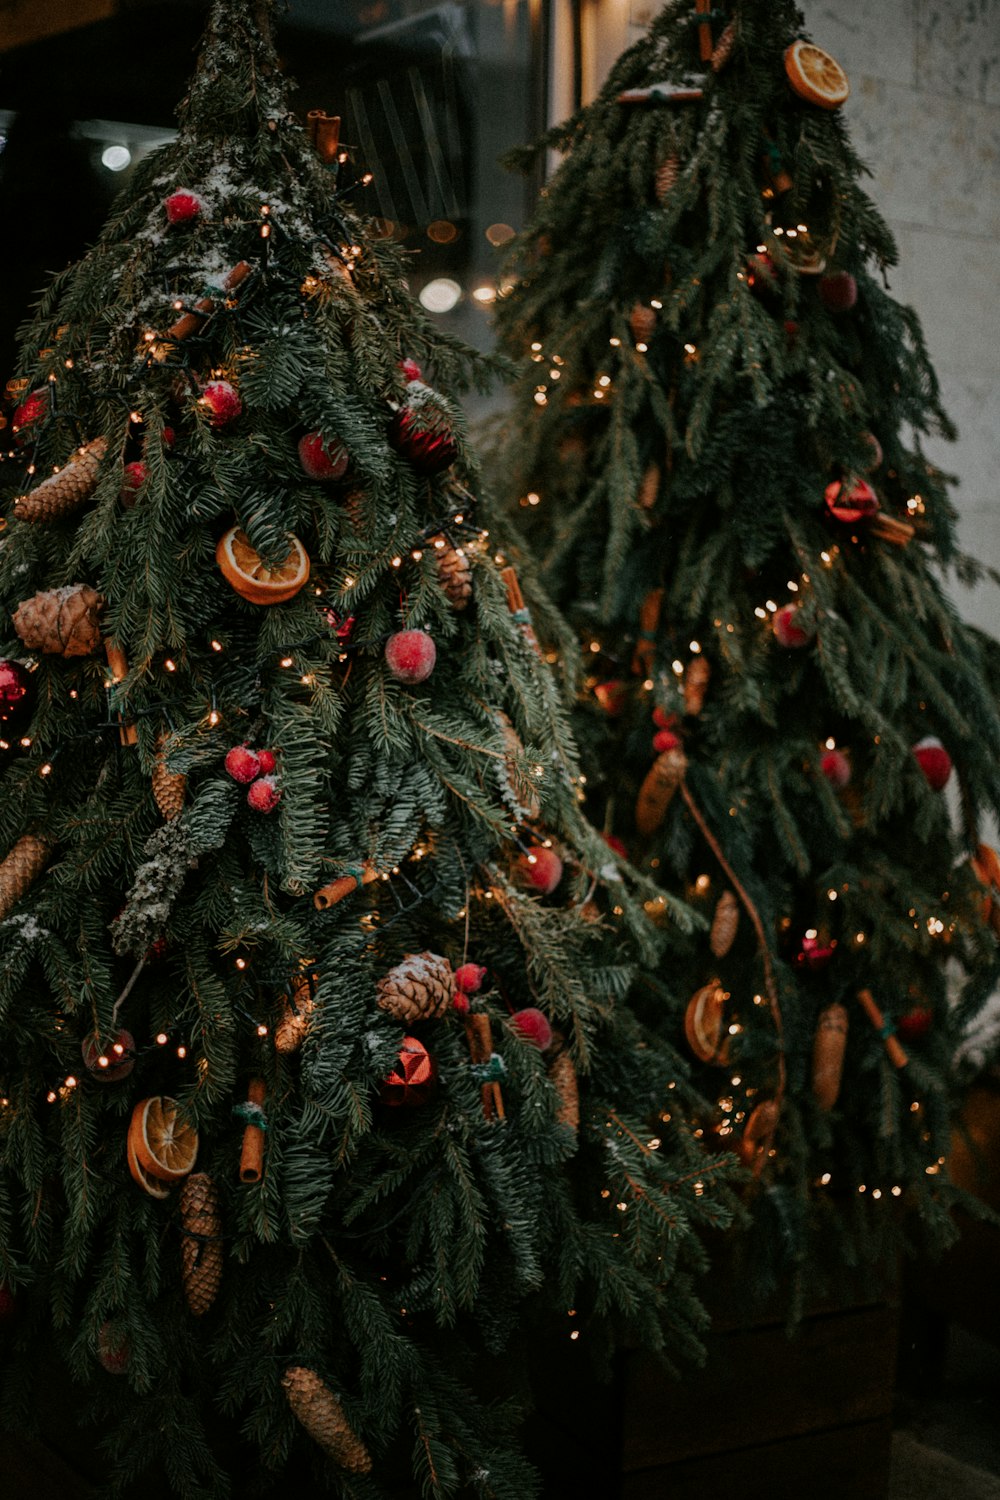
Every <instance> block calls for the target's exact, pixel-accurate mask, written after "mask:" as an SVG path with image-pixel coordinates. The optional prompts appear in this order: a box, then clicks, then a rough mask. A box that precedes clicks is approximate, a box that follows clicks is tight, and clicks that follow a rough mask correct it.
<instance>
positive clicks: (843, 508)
mask: <svg viewBox="0 0 1000 1500" xmlns="http://www.w3.org/2000/svg"><path fill="white" fill-rule="evenodd" d="M824 496H825V499H826V508H827V510H828V511H829V512H830V514H831V516H833V518H834V520H835V521H846V522H847V523H848V525H850V524H851V523H852V522H854V521H866V520H868V518H869V517H870V516H873V515H874V514H875V512H876V511H877V510H878V496H877V495H876V493H875V491H874V490H873V489H872V487H871V485H870V484H869V483H868V481H867V480H866V479H854V480H851V481H850V482H849V484H845V482H844V481H843V480H842V479H835V480H833V482H832V483H831V484H828V485H827V487H826V489H825V491H824Z"/></svg>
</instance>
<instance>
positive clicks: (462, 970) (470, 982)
mask: <svg viewBox="0 0 1000 1500" xmlns="http://www.w3.org/2000/svg"><path fill="white" fill-rule="evenodd" d="M485 978H486V970H485V969H484V968H483V966H482V964H462V965H461V966H460V967H459V968H457V969H456V970H455V984H456V987H457V988H458V989H460V990H463V991H464V992H465V994H467V995H478V993H479V991H480V990H481V989H482V987H483V980H484V979H485Z"/></svg>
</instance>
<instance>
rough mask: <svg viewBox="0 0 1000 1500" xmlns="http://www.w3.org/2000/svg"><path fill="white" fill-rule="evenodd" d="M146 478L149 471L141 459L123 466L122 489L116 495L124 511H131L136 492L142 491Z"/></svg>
mask: <svg viewBox="0 0 1000 1500" xmlns="http://www.w3.org/2000/svg"><path fill="white" fill-rule="evenodd" d="M148 478H149V469H148V467H147V466H146V465H145V464H144V463H143V462H142V460H141V459H137V460H136V461H135V462H134V463H131V464H126V465H125V468H124V470H123V471H122V487H121V489H120V490H119V492H118V494H119V497H120V499H121V502H122V504H123V505H124V507H125V509H126V510H131V509H132V507H133V505H134V504H135V501H136V495H137V492H138V491H139V490H141V489H142V487H143V485H144V484H145V483H146V480H147V479H148Z"/></svg>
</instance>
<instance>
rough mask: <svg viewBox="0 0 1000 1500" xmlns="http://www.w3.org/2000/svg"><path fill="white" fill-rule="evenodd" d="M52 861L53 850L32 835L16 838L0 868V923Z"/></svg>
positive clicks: (27, 834) (43, 841)
mask: <svg viewBox="0 0 1000 1500" xmlns="http://www.w3.org/2000/svg"><path fill="white" fill-rule="evenodd" d="M51 857H52V846H51V845H50V844H48V843H46V841H45V839H41V838H38V837H37V836H36V835H35V834H33V833H26V834H24V836H23V837H22V838H19V839H18V841H17V843H16V844H15V845H14V847H13V849H12V850H11V851H10V853H9V854H8V855H7V858H6V859H5V860H4V861H3V863H2V864H0V919H2V918H4V917H6V916H7V914H8V913H9V912H10V911H11V910H13V908H14V907H15V906H16V905H17V903H18V902H19V901H20V899H21V897H22V896H23V895H24V893H25V891H27V890H28V888H29V887H30V886H31V884H32V882H33V881H34V880H36V879H37V877H38V876H39V875H40V874H41V873H42V871H43V870H44V869H45V866H46V865H47V864H48V862H49V860H50V858H51Z"/></svg>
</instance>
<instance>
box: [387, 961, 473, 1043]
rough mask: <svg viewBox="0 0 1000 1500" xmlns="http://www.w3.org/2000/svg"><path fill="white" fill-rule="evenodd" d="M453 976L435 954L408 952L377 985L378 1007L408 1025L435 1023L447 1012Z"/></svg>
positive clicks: (451, 994)
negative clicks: (426, 1021) (431, 1021)
mask: <svg viewBox="0 0 1000 1500" xmlns="http://www.w3.org/2000/svg"><path fill="white" fill-rule="evenodd" d="M454 997H455V976H454V974H453V973H452V971H451V964H450V963H449V962H448V960H447V959H446V958H441V957H440V955H439V954H437V953H428V952H427V951H426V950H425V951H424V952H423V953H408V954H407V956H406V957H405V958H404V959H403V961H402V963H398V964H397V965H396V967H395V968H394V969H390V970H389V972H388V974H386V975H385V976H384V977H383V978H382V979H380V980H379V982H378V1006H379V1009H380V1010H387V1011H388V1012H389V1014H390V1015H391V1016H392V1017H393V1018H394V1019H395V1020H397V1021H402V1022H403V1024H404V1025H406V1026H409V1025H411V1024H412V1023H413V1022H414V1021H421V1020H435V1019H437V1018H438V1017H439V1016H443V1015H445V1014H446V1013H447V1012H448V1011H449V1010H450V1009H451V1002H452V1000H453V999H454Z"/></svg>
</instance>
